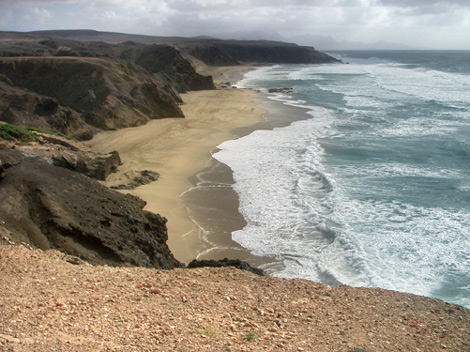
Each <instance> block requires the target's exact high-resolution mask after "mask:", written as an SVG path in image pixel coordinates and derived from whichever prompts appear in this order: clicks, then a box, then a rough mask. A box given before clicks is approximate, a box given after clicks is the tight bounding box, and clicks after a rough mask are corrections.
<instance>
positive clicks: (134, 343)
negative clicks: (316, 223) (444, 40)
mask: <svg viewBox="0 0 470 352" xmlns="http://www.w3.org/2000/svg"><path fill="white" fill-rule="evenodd" d="M70 262H73V263H75V264H72V263H70ZM77 263H78V264H77ZM0 311H1V314H0V350H2V351H79V352H85V351H126V352H127V351H315V352H317V351H318V352H321V351H377V352H378V351H442V350H447V351H470V310H468V309H465V308H462V307H459V306H455V305H451V304H447V303H444V302H442V301H439V300H436V299H430V298H423V297H418V296H413V295H409V294H403V293H397V292H392V291H386V290H381V289H365V288H351V287H347V286H341V287H338V288H329V287H327V286H325V285H322V284H318V283H315V282H309V281H305V280H290V279H279V278H273V277H259V276H255V275H254V274H251V273H248V272H243V271H240V270H237V269H222V268H219V269H209V268H203V269H176V270H172V271H161V270H153V269H145V268H113V267H106V266H104V267H94V266H91V265H90V264H87V263H83V262H81V261H80V260H78V258H74V257H66V256H64V255H63V254H62V253H60V252H57V251H47V252H42V251H40V250H29V249H27V248H25V247H22V246H1V247H0Z"/></svg>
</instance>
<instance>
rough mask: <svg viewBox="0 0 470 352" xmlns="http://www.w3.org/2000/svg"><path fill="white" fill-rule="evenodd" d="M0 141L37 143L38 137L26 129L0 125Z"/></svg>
mask: <svg viewBox="0 0 470 352" xmlns="http://www.w3.org/2000/svg"><path fill="white" fill-rule="evenodd" d="M0 139H4V140H7V141H11V140H15V139H16V140H18V141H20V142H23V143H27V142H34V141H37V140H38V136H36V134H35V133H33V132H32V131H31V130H30V129H28V128H26V127H21V126H14V125H10V124H0Z"/></svg>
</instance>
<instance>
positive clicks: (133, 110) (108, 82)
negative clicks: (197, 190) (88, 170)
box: [0, 57, 183, 139]
mask: <svg viewBox="0 0 470 352" xmlns="http://www.w3.org/2000/svg"><path fill="white" fill-rule="evenodd" d="M0 75H1V82H0V92H1V93H2V94H1V95H0V119H1V120H3V121H5V122H8V123H11V124H16V125H25V126H41V127H45V128H53V129H56V130H58V131H60V132H62V133H64V134H67V135H71V136H74V137H77V138H79V139H88V138H91V137H92V135H93V134H94V133H95V132H96V131H97V130H99V129H116V128H122V127H129V126H136V125H141V124H144V123H145V122H147V121H148V120H149V119H155V118H162V117H183V113H182V112H181V110H180V108H179V107H178V103H180V102H181V100H180V98H179V96H178V95H177V94H176V93H175V92H174V91H173V90H172V89H170V88H168V87H167V86H166V85H165V84H164V83H162V82H161V81H159V80H156V79H154V78H152V76H151V75H150V74H148V73H147V72H146V71H145V70H144V69H143V68H139V67H138V66H135V65H132V64H123V63H121V64H120V63H117V62H112V61H109V60H105V59H97V58H75V57H64V58H57V57H25V58H3V59H0Z"/></svg>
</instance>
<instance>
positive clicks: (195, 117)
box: [86, 67, 265, 263]
mask: <svg viewBox="0 0 470 352" xmlns="http://www.w3.org/2000/svg"><path fill="white" fill-rule="evenodd" d="M249 69H251V68H249V67H230V68H228V69H226V70H225V69H224V68H216V69H215V70H216V71H218V72H219V73H218V74H217V76H218V80H217V81H218V82H221V81H227V80H230V79H232V80H233V79H236V80H239V79H240V78H241V77H242V76H243V73H244V72H247V71H248V70H249ZM182 97H183V100H184V102H185V104H184V105H182V106H181V107H182V110H183V112H184V113H185V116H186V118H168V119H158V120H151V121H149V122H148V123H147V124H146V125H144V126H139V127H131V128H126V129H121V130H117V131H105V132H101V133H99V134H97V135H96V136H95V137H94V138H93V139H92V140H91V141H88V142H87V143H86V144H87V145H88V146H90V147H91V148H92V149H94V150H96V151H98V152H106V151H108V150H109V151H112V150H117V151H119V153H120V156H121V160H122V163H123V165H122V166H121V167H120V168H119V170H118V172H117V173H115V174H111V175H110V176H109V177H108V179H107V181H106V182H104V184H105V185H107V186H113V185H117V184H120V183H122V182H123V181H126V180H128V179H130V178H132V176H133V175H134V174H135V173H136V172H138V171H141V170H150V171H154V172H157V173H159V174H160V178H159V180H158V181H156V182H153V183H150V184H147V185H144V186H140V187H137V188H136V189H134V190H122V191H121V192H122V193H130V194H133V195H136V196H138V197H140V198H141V199H143V200H144V201H146V202H147V205H146V207H145V209H146V210H149V211H151V212H154V213H158V214H161V215H162V216H164V217H166V218H167V219H168V223H167V227H168V234H169V236H168V242H167V243H168V246H169V247H170V250H171V251H172V253H173V255H174V256H175V257H176V258H177V259H178V260H179V261H181V262H184V263H188V262H189V261H191V260H193V259H195V258H196V257H197V256H198V254H199V253H200V252H202V251H204V250H205V249H206V248H205V245H204V244H203V239H201V233H200V232H201V231H200V228H199V227H198V226H197V225H196V224H195V223H194V222H193V221H192V220H191V218H190V217H189V215H188V210H187V209H186V206H185V205H184V204H183V203H182V200H181V198H180V196H181V195H182V194H183V193H184V192H186V191H188V190H189V189H191V188H192V187H194V186H195V183H194V179H195V176H196V175H197V174H198V173H200V172H201V170H204V169H207V168H208V167H209V166H210V165H211V162H212V160H213V159H212V156H211V151H212V150H214V149H215V148H216V147H217V146H218V145H219V144H221V143H222V142H224V141H226V140H230V139H234V138H238V137H239V135H238V134H237V133H234V132H232V131H234V130H236V129H237V128H246V127H247V126H251V125H254V124H256V123H257V122H260V121H263V117H264V114H265V112H264V110H262V109H260V108H258V107H257V106H258V105H259V97H257V96H256V95H255V93H254V92H253V91H251V90H242V89H221V88H219V89H217V90H209V91H194V92H190V93H187V94H183V95H182Z"/></svg>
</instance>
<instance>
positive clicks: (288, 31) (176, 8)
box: [0, 0, 470, 49]
mask: <svg viewBox="0 0 470 352" xmlns="http://www.w3.org/2000/svg"><path fill="white" fill-rule="evenodd" d="M43 29H96V30H101V31H112V32H125V33H134V34H148V35H162V36H174V35H178V36H198V35H211V36H215V37H224V38H225V37H227V36H230V35H233V36H234V35H235V34H236V33H237V32H252V33H254V32H258V36H260V35H262V36H264V37H266V39H276V38H278V35H280V36H282V38H285V39H289V38H293V37H296V36H299V35H321V36H330V37H332V38H334V39H335V40H336V41H343V40H348V41H356V42H366V43H373V42H377V41H386V42H393V43H402V44H407V45H411V46H414V47H419V48H431V49H432V48H434V49H470V0H0V30H4V31H32V30H43ZM256 39H260V38H256Z"/></svg>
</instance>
